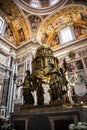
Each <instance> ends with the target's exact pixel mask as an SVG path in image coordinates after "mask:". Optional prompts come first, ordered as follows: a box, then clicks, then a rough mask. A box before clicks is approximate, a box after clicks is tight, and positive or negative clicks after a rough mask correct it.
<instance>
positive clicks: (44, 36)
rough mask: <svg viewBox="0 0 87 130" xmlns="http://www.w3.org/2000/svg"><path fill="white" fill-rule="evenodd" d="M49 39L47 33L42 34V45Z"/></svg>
mask: <svg viewBox="0 0 87 130" xmlns="http://www.w3.org/2000/svg"><path fill="white" fill-rule="evenodd" d="M47 38H48V34H47V33H46V32H44V33H43V34H42V38H41V41H42V43H45V42H46V40H47Z"/></svg>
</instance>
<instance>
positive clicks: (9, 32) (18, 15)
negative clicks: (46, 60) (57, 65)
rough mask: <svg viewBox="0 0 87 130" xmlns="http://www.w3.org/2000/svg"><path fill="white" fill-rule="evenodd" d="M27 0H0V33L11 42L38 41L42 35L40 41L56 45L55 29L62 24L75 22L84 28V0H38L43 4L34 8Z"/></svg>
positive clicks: (86, 14)
mask: <svg viewBox="0 0 87 130" xmlns="http://www.w3.org/2000/svg"><path fill="white" fill-rule="evenodd" d="M71 1H72V0H71ZM29 2H30V1H29V0H0V16H1V17H2V18H3V19H4V20H5V24H4V31H3V34H1V36H2V37H4V38H5V39H6V40H7V41H9V42H10V43H11V44H12V45H13V46H16V47H18V46H20V45H23V44H25V43H29V42H30V41H33V42H35V41H38V42H40V43H42V42H43V39H44V36H45V39H44V40H45V41H44V42H46V43H47V44H49V46H50V47H51V48H53V49H54V48H57V47H59V46H60V43H59V39H58V33H59V31H60V30H61V29H63V28H64V27H65V26H71V25H73V26H78V25H79V26H80V27H82V28H85V30H87V7H86V6H85V5H84V4H78V2H77V3H75V4H74V3H73V2H72V3H71V4H70V2H68V1H67V0H59V1H58V2H57V3H56V4H54V6H53V5H51V6H50V5H49V4H48V3H49V1H45V0H43V1H40V3H41V5H42V7H43V6H45V7H43V8H42V7H40V8H35V7H31V6H30V3H29ZM44 2H45V5H44V4H43V3H44ZM47 2H48V3H47ZM46 3H47V4H46ZM46 6H47V7H46ZM85 34H86V35H87V33H85ZM86 35H84V37H85V36H86Z"/></svg>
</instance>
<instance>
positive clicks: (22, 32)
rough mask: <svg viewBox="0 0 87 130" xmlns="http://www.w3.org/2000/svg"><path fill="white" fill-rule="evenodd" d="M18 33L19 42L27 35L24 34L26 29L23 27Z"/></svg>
mask: <svg viewBox="0 0 87 130" xmlns="http://www.w3.org/2000/svg"><path fill="white" fill-rule="evenodd" d="M18 34H19V42H22V41H24V40H25V35H24V31H23V28H20V29H19V30H18Z"/></svg>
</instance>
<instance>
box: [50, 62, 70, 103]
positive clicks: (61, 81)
mask: <svg viewBox="0 0 87 130" xmlns="http://www.w3.org/2000/svg"><path fill="white" fill-rule="evenodd" d="M49 65H50V70H49V73H48V75H50V81H49V85H50V95H51V101H55V100H61V101H63V102H67V103H69V97H68V86H67V84H68V81H67V79H66V75H65V73H66V69H67V65H66V62H65V60H64V61H63V66H62V67H59V66H58V67H55V65H54V64H52V63H49Z"/></svg>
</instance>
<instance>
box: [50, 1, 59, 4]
mask: <svg viewBox="0 0 87 130" xmlns="http://www.w3.org/2000/svg"><path fill="white" fill-rule="evenodd" d="M59 1H60V0H50V5H54V4H56V3H57V2H59Z"/></svg>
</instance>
